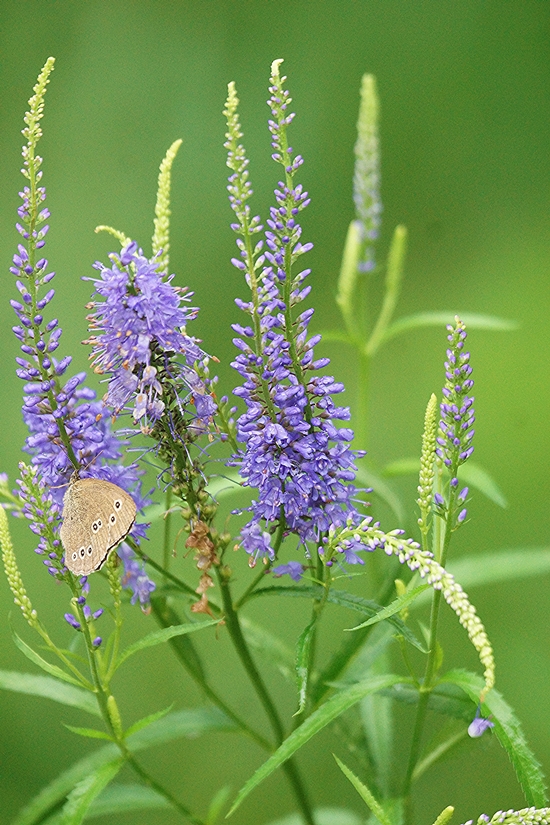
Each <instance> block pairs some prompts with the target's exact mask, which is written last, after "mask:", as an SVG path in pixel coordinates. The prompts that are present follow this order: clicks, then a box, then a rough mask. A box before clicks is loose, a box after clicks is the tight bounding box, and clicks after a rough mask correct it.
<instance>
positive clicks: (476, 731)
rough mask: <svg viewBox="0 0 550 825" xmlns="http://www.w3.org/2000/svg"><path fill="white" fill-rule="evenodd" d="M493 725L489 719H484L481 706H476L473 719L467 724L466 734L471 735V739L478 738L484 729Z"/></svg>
mask: <svg viewBox="0 0 550 825" xmlns="http://www.w3.org/2000/svg"><path fill="white" fill-rule="evenodd" d="M494 726H495V724H494V722H491V720H490V719H485V718H484V717H483V716H482V715H481V708H480V707H479V706H478V708H477V710H476V715H475V717H474V719H473V721H472V722H470V724H469V725H468V736H471V738H472V739H478V738H479V737H480V736H483V734H484V733H485V731H486V730H489V729H490V728H494Z"/></svg>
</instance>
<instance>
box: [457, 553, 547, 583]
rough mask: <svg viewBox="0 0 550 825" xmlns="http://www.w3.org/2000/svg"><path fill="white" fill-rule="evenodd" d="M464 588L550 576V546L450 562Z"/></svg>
mask: <svg viewBox="0 0 550 825" xmlns="http://www.w3.org/2000/svg"><path fill="white" fill-rule="evenodd" d="M449 570H450V571H451V572H452V574H453V576H454V577H455V579H456V580H457V581H459V582H460V583H461V584H462V585H463V586H464V587H468V588H470V587H477V586H478V585H481V584H496V583H499V582H505V581H517V580H518V579H526V578H529V577H531V576H543V575H546V574H548V573H550V547H524V548H517V549H513V550H500V551H498V552H497V553H480V554H476V555H469V556H465V557H464V558H462V559H458V560H457V561H455V562H450V563H449Z"/></svg>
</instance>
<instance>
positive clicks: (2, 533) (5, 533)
mask: <svg viewBox="0 0 550 825" xmlns="http://www.w3.org/2000/svg"><path fill="white" fill-rule="evenodd" d="M0 545H1V547H2V561H3V563H4V570H5V571H6V577H7V579H8V584H9V586H10V590H11V592H12V593H13V600H14V602H15V604H16V605H17V606H18V607H20V608H21V612H22V613H23V616H24V617H25V619H26V620H27V622H28V623H29V624H30V626H31V627H37V626H38V615H37V613H36V610H34V609H33V606H32V604H31V600H30V599H29V597H28V596H27V591H26V590H25V587H24V585H23V579H22V578H21V573H20V572H19V568H18V567H17V560H16V558H15V553H14V550H13V543H12V540H11V535H10V529H9V526H8V518H7V516H6V511H5V510H4V508H3V507H0Z"/></svg>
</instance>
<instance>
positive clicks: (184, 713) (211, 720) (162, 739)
mask: <svg viewBox="0 0 550 825" xmlns="http://www.w3.org/2000/svg"><path fill="white" fill-rule="evenodd" d="M236 729H237V728H236V725H235V724H234V723H233V722H231V720H229V719H228V718H227V717H226V716H224V714H223V713H222V712H221V711H220V710H218V709H217V708H211V707H206V708H193V709H190V710H180V711H175V712H174V713H169V714H168V715H167V716H165V717H164V718H163V719H159V720H158V721H157V722H154V723H153V724H151V725H149V727H148V728H145V729H144V730H140V731H138V732H137V733H134V734H133V735H132V736H130V737H128V739H127V741H126V744H127V746H128V748H129V749H130V751H132V753H134V752H137V751H140V750H144V749H145V748H149V747H151V746H153V745H162V744H164V743H166V742H171V741H173V740H174V739H179V738H181V737H190V738H193V739H194V738H196V737H197V736H201V735H202V734H203V733H208V732H209V731H235V730H236ZM118 754H119V750H118V748H117V747H116V745H105V746H104V747H102V748H100V749H99V750H97V751H95V752H94V753H92V754H91V755H90V756H87V757H85V758H84V759H81V760H80V761H79V762H77V763H76V764H75V765H73V766H72V767H71V768H69V769H68V770H66V771H64V772H63V773H61V774H60V775H59V776H58V777H56V778H55V779H54V780H52V782H50V783H49V785H47V786H46V787H45V788H43V789H42V790H41V791H40V793H39V794H38V795H37V796H35V797H34V799H33V800H31V802H29V803H28V804H27V805H26V806H25V807H24V808H23V810H21V811H20V813H19V815H18V816H17V817H16V818H15V819H14V821H13V822H12V823H11V825H38V823H41V822H43V821H44V819H45V818H46V816H47V815H48V814H50V813H52V812H53V811H55V810H56V809H57V808H58V807H59V806H60V804H61V803H62V802H63V800H64V799H65V798H66V796H67V794H68V793H69V792H70V791H71V790H72V788H74V787H75V785H76V784H77V783H78V782H80V781H81V780H82V779H84V778H85V777H86V776H88V775H89V774H92V773H94V771H97V770H98V769H99V768H101V767H102V766H103V765H106V764H107V763H108V762H112V761H113V759H115V758H116V757H117V755H118Z"/></svg>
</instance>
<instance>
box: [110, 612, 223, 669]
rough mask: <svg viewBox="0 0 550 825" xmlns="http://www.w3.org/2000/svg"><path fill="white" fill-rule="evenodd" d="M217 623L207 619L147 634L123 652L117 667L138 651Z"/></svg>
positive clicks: (215, 620) (216, 620) (214, 620)
mask: <svg viewBox="0 0 550 825" xmlns="http://www.w3.org/2000/svg"><path fill="white" fill-rule="evenodd" d="M219 621H220V620H219V619H208V620H207V621H204V622H189V623H187V624H179V625H175V626H173V627H164V628H163V629H162V630H155V631H154V632H153V633H149V634H148V635H147V636H144V637H143V638H142V639H139V641H137V642H135V643H134V644H133V645H130V646H129V647H127V648H126V650H123V651H122V653H121V654H120V658H119V660H118V664H117V667H120V665H121V664H122V662H125V661H126V659H128V658H129V657H130V656H133V654H134V653H137V652H138V651H139V650H144V649H145V648H146V647H153V646H154V645H160V644H162V643H163V642H167V641H169V639H172V638H173V637H174V636H183V635H185V634H186V633H194V632H195V631H196V630H202V629H203V628H204V627H212V625H214V624H218V623H219Z"/></svg>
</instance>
